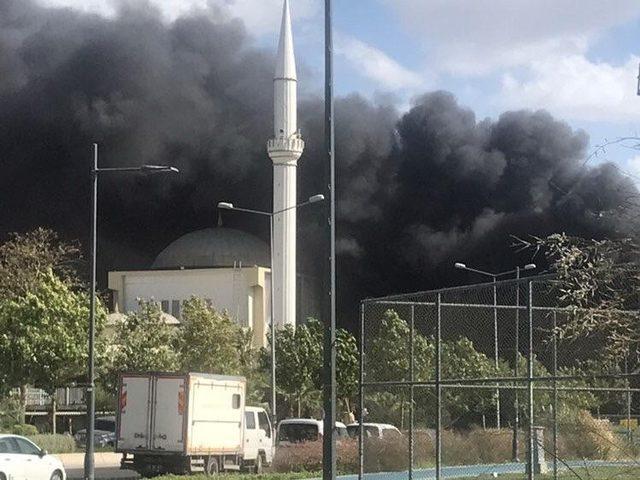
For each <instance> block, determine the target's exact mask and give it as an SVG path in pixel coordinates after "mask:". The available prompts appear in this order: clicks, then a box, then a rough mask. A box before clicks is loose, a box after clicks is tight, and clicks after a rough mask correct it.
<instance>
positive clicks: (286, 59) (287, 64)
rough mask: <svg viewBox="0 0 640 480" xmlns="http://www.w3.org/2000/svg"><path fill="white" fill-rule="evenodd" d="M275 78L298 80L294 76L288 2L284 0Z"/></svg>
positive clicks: (294, 66) (294, 64)
mask: <svg viewBox="0 0 640 480" xmlns="http://www.w3.org/2000/svg"><path fill="white" fill-rule="evenodd" d="M275 78H276V79H277V78H284V79H290V80H298V77H297V75H296V58H295V54H294V52H293V32H292V30H291V11H290V9H289V0H284V8H283V10H282V26H281V28H280V41H279V42H278V61H277V63H276V74H275Z"/></svg>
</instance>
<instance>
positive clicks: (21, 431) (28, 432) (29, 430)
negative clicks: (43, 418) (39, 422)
mask: <svg viewBox="0 0 640 480" xmlns="http://www.w3.org/2000/svg"><path fill="white" fill-rule="evenodd" d="M9 433H13V434H14V435H22V436H23V437H30V436H32V435H37V434H38V429H37V428H36V426H35V425H29V424H28V423H22V424H20V423H18V424H16V425H12V426H11V428H10V429H9Z"/></svg>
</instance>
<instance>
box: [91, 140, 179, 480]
mask: <svg viewBox="0 0 640 480" xmlns="http://www.w3.org/2000/svg"><path fill="white" fill-rule="evenodd" d="M124 172H138V173H149V174H151V173H178V172H179V170H178V169H177V168H175V167H168V166H164V165H141V166H138V167H106V168H98V144H97V143H94V144H93V168H92V169H91V183H92V192H91V294H90V295H91V296H90V297H89V365H88V374H89V379H88V380H89V381H88V383H87V438H86V452H85V456H84V478H85V480H94V478H95V463H94V458H93V457H94V450H95V449H94V438H93V436H94V431H95V414H96V395H95V324H96V256H97V248H96V246H97V236H98V231H97V230H98V229H97V224H98V177H99V176H100V174H101V173H124Z"/></svg>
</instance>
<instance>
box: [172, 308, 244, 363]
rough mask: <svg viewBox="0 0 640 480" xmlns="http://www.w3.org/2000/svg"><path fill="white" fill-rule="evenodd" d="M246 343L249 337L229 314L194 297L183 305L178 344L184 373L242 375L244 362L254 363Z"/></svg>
mask: <svg viewBox="0 0 640 480" xmlns="http://www.w3.org/2000/svg"><path fill="white" fill-rule="evenodd" d="M248 335H249V338H250V334H248ZM243 340H246V338H243V333H242V329H241V328H240V327H239V326H238V325H237V324H236V323H235V322H234V321H233V320H232V319H231V318H230V317H229V316H228V315H227V314H226V313H220V312H218V311H216V310H215V309H213V308H212V307H209V306H208V305H207V304H206V303H205V302H204V300H202V299H200V298H196V297H192V298H190V299H189V300H187V301H185V302H184V305H183V308H182V331H181V338H180V342H179V344H180V349H179V352H180V363H181V366H182V369H183V370H185V371H193V372H202V373H217V374H223V375H238V374H240V373H242V372H241V370H242V368H241V361H243V362H245V365H250V364H251V359H250V353H249V349H248V348H247V345H246V343H245V342H244V341H243ZM239 347H241V348H240V349H239ZM241 356H242V357H243V358H242V359H241V358H240V357H241Z"/></svg>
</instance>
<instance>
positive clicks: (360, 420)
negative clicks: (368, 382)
mask: <svg viewBox="0 0 640 480" xmlns="http://www.w3.org/2000/svg"><path fill="white" fill-rule="evenodd" d="M364 328H365V325H364V303H362V304H360V352H359V353H360V382H359V383H360V385H359V391H360V392H359V395H358V402H359V404H358V480H362V479H363V478H364V361H365V358H364V355H365V350H364V347H365V345H364V339H365V331H364Z"/></svg>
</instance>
